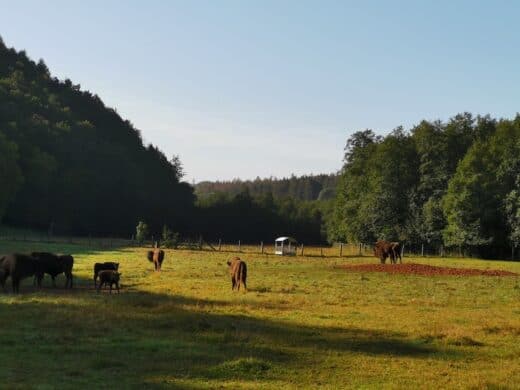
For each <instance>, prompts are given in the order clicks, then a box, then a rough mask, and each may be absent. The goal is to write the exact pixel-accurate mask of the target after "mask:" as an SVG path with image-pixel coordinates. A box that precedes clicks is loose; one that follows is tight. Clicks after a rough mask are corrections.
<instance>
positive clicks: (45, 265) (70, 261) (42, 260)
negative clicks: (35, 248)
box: [31, 252, 74, 288]
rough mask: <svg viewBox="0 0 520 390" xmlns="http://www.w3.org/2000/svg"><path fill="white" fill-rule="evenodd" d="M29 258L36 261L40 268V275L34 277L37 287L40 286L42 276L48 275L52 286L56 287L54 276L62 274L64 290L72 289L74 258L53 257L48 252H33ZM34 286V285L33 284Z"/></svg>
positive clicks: (69, 256) (64, 256)
mask: <svg viewBox="0 0 520 390" xmlns="http://www.w3.org/2000/svg"><path fill="white" fill-rule="evenodd" d="M31 257H33V258H34V259H36V260H37V261H38V262H39V264H40V267H41V271H42V273H41V274H40V275H37V276H35V279H37V278H39V280H35V282H37V283H38V285H41V282H42V279H43V275H44V274H49V275H50V276H51V278H52V286H53V287H56V276H58V275H59V274H64V275H65V278H66V281H65V288H72V268H73V267H74V258H73V257H72V256H71V255H55V254H53V253H48V252H33V253H31ZM35 284H36V283H35Z"/></svg>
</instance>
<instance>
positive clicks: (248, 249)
mask: <svg viewBox="0 0 520 390" xmlns="http://www.w3.org/2000/svg"><path fill="white" fill-rule="evenodd" d="M0 241H4V242H27V243H35V244H37V243H42V244H43V243H45V244H63V245H65V244H67V245H81V246H85V247H88V248H98V249H105V250H106V249H116V248H123V247H154V246H156V245H157V246H160V247H161V246H162V245H161V239H160V238H155V237H153V236H152V237H151V238H149V239H148V240H145V241H143V242H141V243H139V242H137V240H136V239H135V237H134V236H132V237H130V238H120V237H93V236H88V237H85V236H54V235H48V234H44V233H34V232H27V233H20V232H17V231H12V232H10V231H0ZM172 249H185V250H205V251H215V252H219V251H220V252H237V253H244V254H245V253H249V254H265V255H269V254H274V253H275V245H274V241H273V243H267V242H263V241H260V242H258V244H257V245H254V244H251V243H247V244H243V243H242V241H241V240H235V241H226V242H224V241H223V240H222V239H220V240H218V241H213V242H209V241H205V240H204V239H202V237H200V238H198V239H182V240H179V242H177V243H176V244H175V246H174V247H172ZM403 255H404V256H405V257H406V256H411V257H461V258H462V257H472V256H471V251H469V250H468V249H467V248H464V247H451V248H445V247H443V246H437V247H434V246H430V245H425V244H407V243H404V244H403ZM295 256H304V257H363V256H371V257H373V256H374V252H373V244H363V243H334V244H332V245H321V246H320V245H310V246H306V245H305V244H299V245H298V246H297V247H296V252H295Z"/></svg>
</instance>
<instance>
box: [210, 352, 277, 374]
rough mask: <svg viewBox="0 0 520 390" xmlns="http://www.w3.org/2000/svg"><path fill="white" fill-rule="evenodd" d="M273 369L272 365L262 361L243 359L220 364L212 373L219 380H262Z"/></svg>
mask: <svg viewBox="0 0 520 390" xmlns="http://www.w3.org/2000/svg"><path fill="white" fill-rule="evenodd" d="M270 369H271V365H270V364H269V363H267V362H265V361H263V360H261V359H256V358H252V357H251V358H241V359H236V360H231V361H227V362H224V363H222V364H219V365H218V366H216V367H213V368H212V369H211V370H210V373H211V374H212V375H214V376H216V377H219V378H222V377H224V378H226V377H227V378H230V377H231V378H243V377H248V378H260V377H262V376H264V375H265V373H266V372H267V371H269V370H270Z"/></svg>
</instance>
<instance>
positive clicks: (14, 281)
mask: <svg viewBox="0 0 520 390" xmlns="http://www.w3.org/2000/svg"><path fill="white" fill-rule="evenodd" d="M11 283H12V286H13V294H16V293H18V292H19V291H20V279H19V278H17V277H12V276H11Z"/></svg>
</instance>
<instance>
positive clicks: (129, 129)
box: [0, 39, 194, 235]
mask: <svg viewBox="0 0 520 390" xmlns="http://www.w3.org/2000/svg"><path fill="white" fill-rule="evenodd" d="M181 168H182V167H181V166H180V163H179V161H178V159H176V158H173V159H171V160H170V161H169V160H168V159H167V158H166V157H165V156H164V154H163V153H162V152H161V151H160V150H159V149H157V148H156V147H154V146H152V145H149V146H144V145H143V141H142V139H141V136H140V133H139V131H138V130H137V129H135V128H134V126H133V125H132V124H131V123H130V122H128V121H126V120H123V119H122V118H121V117H120V116H119V115H118V114H117V112H116V111H115V110H113V109H111V108H108V107H106V106H105V105H104V104H103V102H102V101H101V99H100V98H99V97H98V96H97V95H93V94H91V93H90V92H87V91H82V90H81V89H80V87H79V85H74V84H72V82H71V81H70V80H65V81H63V82H62V81H59V80H57V79H56V78H53V77H51V75H50V72H49V70H48V69H47V67H46V65H45V63H44V62H43V61H42V60H40V61H39V62H38V63H35V62H33V61H32V60H30V59H29V58H28V57H27V55H26V54H25V52H23V51H21V52H17V51H15V50H14V49H9V48H7V47H6V46H5V45H4V43H3V42H2V41H1V39H0V182H1V183H2V190H1V191H0V220H1V219H3V221H4V222H5V223H7V224H11V225H16V226H24V227H31V228H38V229H45V230H47V229H52V230H54V232H67V233H72V232H73V233H79V234H98V235H120V234H125V235H127V234H128V235H130V234H131V233H132V232H133V231H135V225H136V221H137V220H139V219H146V220H147V221H148V223H149V224H150V225H151V226H152V227H154V229H156V230H160V228H161V227H162V225H163V224H166V223H169V222H170V221H176V226H178V227H179V228H180V229H182V228H185V226H187V223H188V221H189V220H190V219H191V217H192V214H193V204H194V195H193V189H192V187H191V186H189V185H188V184H186V183H183V182H181V176H182V169H181Z"/></svg>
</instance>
